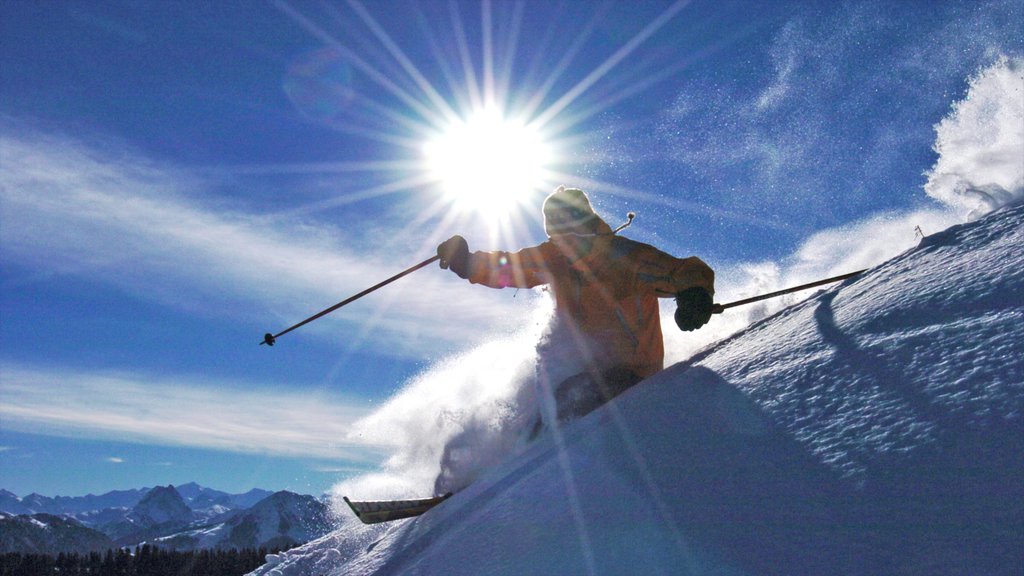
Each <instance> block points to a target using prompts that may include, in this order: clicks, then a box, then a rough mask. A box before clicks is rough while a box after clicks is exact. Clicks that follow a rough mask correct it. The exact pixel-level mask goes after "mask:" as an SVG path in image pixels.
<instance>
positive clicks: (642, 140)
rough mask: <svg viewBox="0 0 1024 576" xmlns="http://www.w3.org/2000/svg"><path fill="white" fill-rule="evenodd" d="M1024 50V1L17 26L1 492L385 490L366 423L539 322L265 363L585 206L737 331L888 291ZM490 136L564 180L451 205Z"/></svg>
mask: <svg viewBox="0 0 1024 576" xmlns="http://www.w3.org/2000/svg"><path fill="white" fill-rule="evenodd" d="M1022 20H1024V3H1022V2H1021V1H1020V0H1016V1H1014V0H1011V1H994V2H978V1H970V2H935V1H922V2H914V1H900V2H832V1H827V2H809V1H801V2H781V1H780V2H771V3H763V2H722V1H714V2H706V1H700V0H696V1H693V2H654V1H651V2H641V3H633V2H629V3H626V2H622V3H596V2H595V3H591V2H533V1H529V2H491V3H478V2H443V1H436V2H434V1H431V2H404V1H382V2H365V3H362V2H355V1H353V2H326V3H322V2H284V1H272V2H215V3H184V2H161V3H122V2H90V3H82V2H20V1H18V2H6V3H3V5H2V6H0V38H2V39H0V146H2V148H0V288H2V289H0V461H2V464H3V465H2V466H0V487H2V488H6V489H8V490H11V491H14V492H15V493H18V494H20V495H25V494H27V493H28V492H31V491H36V492H39V493H42V494H46V495H54V494H63V495H77V494H84V493H86V492H102V491H107V490H113V489H124V488H131V487H138V486H142V485H155V484H167V483H184V482H188V481H193V480H195V481H198V482H200V483H201V484H204V485H207V486H211V487H214V488H218V489H223V490H231V491H244V490H248V489H250V488H252V487H261V488H266V489H285V488H287V489H291V490H296V491H300V492H308V493H319V492H321V491H323V490H325V489H327V487H329V486H330V485H332V484H333V483H334V482H336V481H337V480H338V479H339V478H343V477H345V476H346V475H351V474H357V473H360V472H362V471H365V470H368V469H373V468H374V467H375V466H376V465H377V464H378V463H379V462H380V461H381V459H382V458H384V457H385V454H386V453H387V450H386V447H385V446H382V445H381V443H380V442H379V441H361V440H360V438H359V436H358V435H353V434H352V430H354V429H358V426H355V424H356V423H357V422H360V421H361V420H362V419H364V418H366V417H367V416H369V415H371V414H372V413H373V411H374V410H376V409H377V408H378V407H380V406H381V405H382V404H383V403H384V402H385V401H386V400H387V399H388V398H390V397H392V396H393V395H394V394H395V393H396V391H398V390H399V389H402V388H403V387H404V386H406V384H407V383H408V382H409V381H410V379H413V378H415V377H416V376H417V375H419V374H422V373H423V371H424V370H429V369H430V368H431V367H432V366H435V365H436V363H437V362H438V361H439V359H443V358H453V357H458V355H459V354H462V353H465V352H466V351H467V350H470V349H472V348H473V347H474V346H476V345H477V344H478V343H480V342H482V341H485V340H486V339H488V338H492V337H495V336H499V337H500V336H501V335H507V334H512V333H516V332H517V331H521V330H524V329H528V328H529V327H530V326H531V325H532V324H533V323H535V322H536V311H537V310H538V308H543V299H544V297H543V296H542V295H538V294H533V293H530V292H520V293H514V292H513V291H490V290H484V289H482V288H478V287H476V288H474V287H472V286H469V285H467V284H465V283H462V282H460V281H458V279H457V278H454V276H452V275H450V274H448V273H442V272H441V271H438V270H436V269H434V268H431V269H429V270H424V271H420V272H417V273H416V274H415V275H414V276H412V277H410V278H407V279H404V280H402V281H400V282H397V283H396V284H394V285H392V286H389V287H388V288H386V289H384V290H381V291H380V292H377V293H374V294H373V295H371V296H368V297H367V298H365V299H363V300H361V301H359V302H358V303H355V304H353V305H351V306H348V307H346V308H344V309H342V310H339V311H338V312H336V313H334V314H332V315H331V316H329V317H327V318H324V319H323V320H320V321H318V322H316V323H313V324H310V325H308V326H306V327H303V328H302V329H300V330H299V331H296V332H294V333H292V334H289V335H287V336H285V337H283V338H282V339H281V341H280V342H279V344H278V346H276V347H274V348H273V349H268V348H267V347H265V346H258V345H257V343H258V342H259V341H260V339H261V338H262V334H263V333H264V332H267V331H273V332H276V331H279V330H281V329H283V328H284V327H286V326H288V325H290V324H292V323H294V322H297V321H298V320H301V319H302V318H304V317H306V316H308V315H310V314H312V313H314V312H316V311H318V310H320V309H322V308H325V307H327V306H329V305H331V304H333V303H334V302H337V301H339V300H341V299H342V298H344V297H346V296H348V295H351V294H353V293H355V292H358V291H360V290H362V289H363V288H366V287H368V286H370V285H372V284H375V283H376V282H377V281H379V280H382V279H384V278H386V277H387V276H390V275H391V274H394V273H396V272H398V271H400V270H402V269H403V268H405V267H407V266H410V265H412V264H414V263H417V262H419V261H421V260H423V259H425V258H428V257H430V256H431V255H432V254H433V251H434V247H435V246H436V245H437V243H438V242H439V241H441V240H443V239H445V238H447V237H448V236H450V235H451V234H455V233H461V234H463V235H464V236H466V238H467V239H468V240H469V242H470V245H471V247H473V248H480V249H498V248H509V249H511V248H517V247H520V246H525V245H529V244H534V243H537V242H539V241H541V240H543V238H544V236H543V232H542V228H541V224H540V220H539V202H540V199H542V198H543V196H544V194H545V193H546V192H548V191H550V190H551V189H553V188H554V187H555V186H557V185H559V184H568V185H574V186H579V187H582V188H584V189H586V190H587V191H588V192H589V193H590V195H591V198H592V200H593V201H594V204H595V206H596V208H597V210H598V211H599V212H600V213H601V214H602V215H604V216H605V218H606V219H607V220H608V221H609V222H610V223H613V225H614V224H617V223H619V222H621V221H622V220H624V217H625V214H626V212H627V211H630V210H633V211H635V212H636V213H637V214H638V216H637V220H636V222H635V224H634V225H633V226H632V227H631V228H630V229H629V230H628V231H627V235H629V236H630V237H633V238H636V239H638V240H641V241H645V242H650V243H653V244H655V245H657V246H659V247H661V248H662V249H664V250H666V251H669V252H671V253H674V254H677V255H680V256H683V255H690V254H696V255H699V256H701V257H702V258H704V259H705V260H706V261H708V262H709V263H710V264H711V265H712V266H714V267H715V268H716V269H717V270H719V271H720V275H719V296H720V300H722V299H727V297H728V296H730V295H736V294H741V293H742V292H743V290H742V288H748V287H750V286H751V285H754V286H758V287H766V286H767V284H765V282H768V283H769V284H771V283H783V284H784V283H785V282H786V281H787V280H790V279H794V278H797V277H801V276H808V277H809V276H814V275H815V274H817V273H824V272H828V271H831V270H833V269H840V268H842V267H843V266H845V265H847V264H850V265H852V264H855V263H856V264H860V263H863V262H862V261H864V260H867V261H870V260H872V259H875V260H877V259H878V258H879V257H880V255H881V254H883V253H887V252H886V250H889V251H891V250H892V249H893V248H892V247H893V246H894V245H900V246H901V245H904V244H906V243H908V242H910V241H912V240H913V228H914V224H915V223H916V225H919V226H923V227H924V228H928V227H929V226H938V225H939V224H940V223H943V222H947V223H948V222H949V221H950V220H948V219H946V220H944V219H943V218H945V216H943V215H945V214H948V213H950V212H951V211H953V212H957V211H958V210H959V212H963V211H964V210H963V209H964V206H963V205H962V203H961V205H958V203H957V202H956V201H950V200H949V198H950V196H949V195H948V194H947V195H945V196H944V195H943V194H942V193H941V192H936V190H938V189H939V188H941V184H942V181H940V179H939V178H938V177H937V176H936V173H937V170H936V166H937V165H939V164H938V163H939V162H940V161H941V160H942V155H943V152H942V147H941V146H937V140H936V139H937V132H936V127H937V126H939V125H940V123H941V122H943V120H944V119H947V118H949V117H950V115H951V114H953V111H954V110H955V108H954V107H955V105H956V104H957V103H958V102H963V101H965V98H966V97H967V95H968V92H969V90H970V88H971V86H972V78H978V76H979V74H980V73H981V71H983V70H987V69H991V68H992V67H993V66H997V67H998V66H1000V64H999V63H1000V61H1001V60H1000V59H1001V58H1002V59H1005V58H1010V59H1011V62H1014V61H1015V60H1014V59H1019V58H1021V57H1022V56H1024V45H1022V44H1024V41H1022V39H1021V35H1020V27H1019V25H1016V26H1015V25H1013V24H1011V23H1013V22H1021V21H1022ZM1003 62H1004V64H1003V65H1002V66H1003V69H1005V68H1006V65H1005V61H1003ZM1009 69H1010V70H1011V81H1010V85H1011V91H1012V86H1013V82H1014V81H1015V80H1012V78H1016V77H1018V76H1019V68H1017V69H1016V70H1017V71H1016V72H1012V70H1013V69H1014V68H1013V66H1012V65H1010V66H1009ZM1013 74H1017V75H1018V76H1013ZM979 94H980V92H979ZM1017 94H1018V97H1019V92H1017ZM975 100H981V98H980V97H978V98H975ZM488 106H489V109H490V110H491V111H492V113H494V111H495V110H496V111H497V112H496V113H497V114H498V116H500V117H501V118H504V119H505V120H507V121H508V124H509V126H512V127H513V128H517V129H521V130H523V131H524V133H527V134H529V135H530V137H533V138H537V139H538V142H534V143H532V144H531V145H530V146H528V148H531V149H532V150H534V151H535V152H536V151H538V150H542V151H543V153H544V155H543V158H541V161H542V164H543V166H542V167H541V168H542V169H541V171H540V172H539V173H538V174H537V175H536V176H535V177H534V178H533V180H530V184H526V185H519V187H518V189H517V190H513V191H507V190H504V189H503V188H502V186H501V185H502V183H503V182H506V181H508V180H510V179H514V178H515V177H518V176H519V175H521V174H520V172H523V170H518V169H515V168H514V169H512V170H511V171H509V170H507V169H506V168H507V166H508V165H513V164H512V158H510V156H511V153H510V154H508V155H507V156H506V157H505V160H507V162H498V163H496V164H494V165H490V168H489V170H490V172H489V175H488V177H487V178H486V179H485V180H484V182H483V183H480V182H477V183H475V184H473V186H471V188H470V190H469V191H468V192H466V193H464V194H462V195H453V194H452V191H451V190H449V189H448V188H447V187H450V186H451V185H450V183H448V181H439V177H438V171H437V166H436V165H433V164H430V163H429V162H428V160H427V158H429V156H428V155H427V153H426V152H425V150H426V149H427V148H426V146H427V143H428V142H436V141H439V139H443V138H444V135H445V134H451V133H452V131H451V128H450V126H452V125H453V124H454V125H456V126H457V125H459V123H460V122H462V123H465V124H467V125H470V126H472V125H473V121H474V119H478V118H480V116H479V115H478V110H479V109H480V108H484V107H488ZM964 116H965V117H966V114H965V115H964ZM523 125H525V126H526V128H525V129H524V128H523ZM516 134H519V133H518V132H516ZM514 139H515V137H514V136H507V137H505V138H503V141H504V142H505V143H508V142H509V141H512V140H514ZM473 151H474V148H473V147H472V146H471V147H470V148H468V149H466V150H463V151H462V152H461V153H460V155H459V158H461V157H463V155H466V154H471V153H472V152H473ZM485 151H486V150H485ZM486 162H487V160H486V159H484V158H476V159H474V160H473V162H472V163H481V164H486ZM463 164H465V163H459V162H456V169H459V170H461V169H464V168H465V166H463ZM513 166H514V165H513ZM954 168H955V167H954ZM951 170H954V169H951ZM1011 179H1012V178H1011ZM932 182H935V184H934V185H932V186H931V187H930V188H929V189H928V191H927V193H926V190H925V187H926V185H929V184H930V183H932ZM1010 189H1011V190H1012V189H1013V188H1012V185H1011V186H1010ZM488 194H496V196H494V197H493V198H494V199H495V200H494V201H495V202H499V201H500V202H501V204H500V206H501V209H500V210H495V209H488V208H487V207H488V206H490V205H491V204H487V203H481V201H480V198H492V196H488ZM959 212H958V213H957V214H955V215H954V216H955V217H957V218H959V217H961V216H962V214H960V213H959ZM883 229H884V230H885V231H886V232H885V233H884V234H883V233H882V232H880V231H881V230H883ZM932 231H934V230H932ZM869 232H870V234H869ZM887 234H892V236H891V238H898V240H892V242H889V241H888V240H889V238H890V236H887ZM865 235H870V238H865V237H864V236H865ZM894 243H895V244H894ZM901 243H903V244H901ZM865 246H867V248H865ZM868 248H871V249H870V250H868ZM855 256H856V257H855ZM858 258H859V259H860V260H858ZM855 260H858V261H856V262H855ZM839 271H845V270H839ZM766 275H767V277H768V279H767V280H765V277H766ZM717 320H718V319H716V321H717ZM708 334H710V335H711V336H713V335H714V334H715V332H714V330H713V329H712V330H709V331H706V334H705V335H704V336H702V337H701V338H704V339H705V340H706V339H707V338H709V337H710V336H708ZM673 337H676V338H677V337H678V336H676V335H673ZM702 341H704V340H702ZM429 408H430V407H429V406H424V407H423V409H424V410H429Z"/></svg>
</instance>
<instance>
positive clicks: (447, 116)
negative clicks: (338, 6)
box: [348, 0, 458, 121]
mask: <svg viewBox="0 0 1024 576" xmlns="http://www.w3.org/2000/svg"><path fill="white" fill-rule="evenodd" d="M348 4H349V6H351V7H352V9H353V10H355V12H356V14H358V15H359V17H360V18H361V19H362V21H363V22H364V23H365V24H366V26H367V27H368V28H370V31H371V32H373V35H374V36H375V37H376V38H377V40H379V41H380V43H381V44H383V45H384V48H385V49H386V50H387V51H388V53H389V54H391V56H392V57H393V58H394V59H395V60H397V61H398V63H399V65H400V66H401V67H402V70H404V71H405V72H406V74H408V75H409V76H410V77H411V78H412V79H413V81H414V82H415V83H416V85H417V86H419V88H420V90H422V91H423V93H424V94H425V95H426V96H427V98H428V99H429V100H430V102H431V103H432V104H433V105H434V106H435V107H436V108H437V112H438V113H440V114H441V116H442V119H443V120H446V121H451V120H452V119H453V118H456V117H457V116H458V115H457V114H456V113H455V111H454V110H452V109H451V107H450V106H449V105H448V102H446V101H445V99H444V98H442V97H441V95H440V94H438V93H437V90H436V89H434V86H433V85H432V84H431V83H430V81H428V80H427V79H426V78H425V77H424V76H423V74H422V73H421V72H420V71H419V70H418V69H417V68H416V66H415V65H414V64H413V63H412V61H411V60H409V58H408V57H407V56H406V55H405V53H404V52H402V49H401V48H399V47H398V45H397V44H395V42H394V40H392V39H391V37H390V36H389V35H388V33H387V32H385V31H384V29H383V28H381V26H380V24H378V23H377V21H376V20H375V19H374V18H373V16H372V15H370V13H369V12H368V11H367V10H366V8H365V7H363V5H362V4H360V3H359V2H357V1H356V0H349V1H348Z"/></svg>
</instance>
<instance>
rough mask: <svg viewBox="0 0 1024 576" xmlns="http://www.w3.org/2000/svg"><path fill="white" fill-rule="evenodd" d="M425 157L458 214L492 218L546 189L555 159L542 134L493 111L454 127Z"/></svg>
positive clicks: (427, 148)
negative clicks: (550, 167) (549, 171)
mask: <svg viewBox="0 0 1024 576" xmlns="http://www.w3.org/2000/svg"><path fill="white" fill-rule="evenodd" d="M424 154H425V156H426V162H427V164H426V166H427V169H428V170H429V172H430V175H431V177H432V178H433V179H435V180H436V181H437V182H438V183H439V184H440V186H441V189H442V190H443V192H444V194H445V196H446V197H447V198H448V199H450V200H451V201H452V202H453V204H454V205H455V206H456V207H457V208H458V209H459V210H462V211H473V212H475V213H478V214H480V215H483V216H487V217H491V218H501V217H503V216H506V215H508V214H509V213H510V212H511V210H512V209H513V208H514V207H515V206H516V205H517V204H518V203H521V202H522V201H525V200H527V199H529V198H530V197H531V195H532V194H533V193H534V192H535V191H538V190H544V189H546V188H547V187H548V183H547V181H546V179H547V168H548V167H549V166H550V165H551V164H552V163H553V160H554V159H553V157H552V151H551V146H550V145H549V144H548V143H547V142H546V141H545V139H544V138H543V136H542V135H541V134H540V132H539V131H538V130H536V129H534V128H532V127H530V126H528V125H527V124H525V123H523V122H517V121H514V120H508V119H506V118H505V117H504V115H503V114H502V113H501V112H500V111H498V110H495V109H493V108H491V109H484V110H479V111H477V112H476V113H474V114H472V115H471V116H470V117H469V118H468V119H466V120H464V121H459V122H456V123H453V124H451V125H450V126H449V127H448V128H447V130H445V131H444V132H443V133H442V134H440V135H438V136H437V137H436V138H434V139H432V140H430V141H429V142H427V143H426V144H425V145H424Z"/></svg>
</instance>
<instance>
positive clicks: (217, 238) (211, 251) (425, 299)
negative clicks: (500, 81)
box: [0, 117, 506, 356]
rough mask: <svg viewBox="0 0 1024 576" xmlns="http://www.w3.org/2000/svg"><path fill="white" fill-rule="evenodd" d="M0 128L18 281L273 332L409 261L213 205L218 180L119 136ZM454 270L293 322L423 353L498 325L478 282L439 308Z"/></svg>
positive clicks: (286, 221)
mask: <svg viewBox="0 0 1024 576" xmlns="http://www.w3.org/2000/svg"><path fill="white" fill-rule="evenodd" d="M0 136H2V137H0V158H3V162H0V244H2V245H3V252H2V260H3V262H4V263H5V264H19V265H20V266H21V267H23V268H25V269H28V270H30V271H31V273H32V274H30V275H29V276H28V277H27V278H23V279H22V281H26V282H32V281H38V279H39V278H46V277H50V276H52V275H54V274H57V275H64V274H70V275H75V276H78V277H81V278H85V279H87V280H90V281H94V282H98V283H101V284H105V285H112V286H114V287H116V288H118V289H120V290H124V291H126V292H128V293H131V294H133V295H136V296H139V297H142V298H147V299H155V300H157V301H159V302H161V303H164V304H168V305H171V306H173V307H175V308H177V309H179V310H184V311H186V312H188V313H190V314H194V315H197V316H201V317H209V316H215V315H224V314H228V315H232V316H235V317H236V318H238V319H239V320H240V321H243V322H251V321H252V318H253V317H254V316H258V317H260V318H262V319H263V320H264V321H265V322H267V325H265V326H262V328H264V329H265V328H272V329H274V330H277V329H278V328H280V329H283V328H284V327H286V326H288V325H291V324H293V323H295V322H297V321H298V320H300V319H302V318H305V317H307V316H309V315H312V314H313V313H315V312H317V311H319V310H320V309H323V308H326V307H327V306H329V305H331V304H333V303H335V302H337V301H339V300H341V299H342V298H344V297H346V296H349V295H352V294H355V293H357V292H360V291H362V290H363V289H365V288H367V287H368V286H369V285H372V284H375V283H376V282H378V281H380V280H383V279H384V278H386V277H387V276H390V275H391V274H394V273H397V272H399V271H400V270H401V269H402V268H403V267H404V266H407V265H411V264H413V263H415V261H414V262H396V261H395V260H396V259H395V258H394V256H393V254H384V253H380V252H375V251H374V250H373V249H372V247H371V248H366V247H365V245H366V244H372V242H370V241H367V240H366V239H360V238H352V237H350V236H349V234H350V233H348V232H347V231H346V230H344V229H342V228H337V227H334V226H329V225H317V226H315V227H314V226H310V225H308V224H305V223H303V222H301V221H299V220H297V219H294V218H288V217H282V216H266V215H260V214H251V213H245V212H241V211H238V210H233V209H231V208H230V204H228V206H229V207H227V208H226V207H224V206H223V205H212V204H213V203H212V201H211V200H210V198H211V197H213V190H212V188H214V185H215V183H213V182H208V181H204V180H203V179H202V178H200V177H199V176H197V175H196V174H194V173H190V172H188V171H185V170H182V169H179V168H175V167H172V166H162V165H159V164H158V163H155V162H153V161H151V160H149V159H147V158H145V157H143V156H141V155H139V154H137V153H135V152H133V151H132V150H130V149H127V148H126V147H124V146H122V145H118V144H112V143H109V142H91V143H89V144H86V143H84V142H83V141H81V140H78V139H73V138H70V137H67V136H64V135H61V134H53V133H43V132H40V131H38V130H34V129H31V128H28V127H26V126H25V125H24V123H21V122H18V121H15V120H12V119H10V118H4V117H0ZM389 232H390V233H394V232H395V230H391V231H387V230H383V231H380V233H381V234H388V233H389ZM432 251H433V244H430V243H429V242H428V248H427V249H424V252H425V255H429V254H430V252H432ZM414 260H415V259H414ZM453 278H454V277H451V275H450V274H443V273H440V272H436V273H434V274H430V273H428V272H421V273H420V274H419V275H418V276H417V278H416V282H415V283H413V282H410V281H406V282H396V283H395V284H393V285H391V286H389V287H388V290H387V292H386V293H384V292H381V293H377V294H374V298H372V299H369V298H368V299H366V300H364V301H362V302H360V303H359V305H358V306H352V307H349V308H343V309H341V310H339V311H338V312H335V313H334V314H332V315H331V316H329V317H327V318H325V320H323V321H321V322H318V323H317V325H311V326H310V327H308V328H304V329H303V330H304V331H306V332H314V333H321V334H322V333H326V332H327V327H330V330H332V331H334V332H335V333H337V331H338V325H339V324H343V325H345V328H346V329H345V332H346V333H347V334H350V335H352V336H351V337H350V339H349V341H348V343H349V345H354V344H358V343H366V344H367V345H369V346H373V347H374V349H376V350H382V351H383V352H384V353H387V354H393V355H409V356H421V355H429V354H431V353H433V352H436V351H437V350H446V349H450V348H451V346H452V344H464V343H466V342H467V341H470V340H472V339H475V338H477V337H479V335H480V333H481V332H482V331H486V330H487V329H488V328H489V327H496V326H501V325H502V324H503V323H504V322H505V321H506V318H504V317H503V316H502V315H501V314H500V312H499V307H498V306H495V302H496V301H497V299H498V298H499V296H498V295H497V294H496V293H491V292H489V291H482V290H465V291H464V293H463V294H461V295H460V298H459V314H457V315H453V314H450V308H451V300H450V295H451V286H452V284H451V282H452V281H453ZM17 281H18V280H17V279H15V280H12V282H17ZM392 307H397V308H392ZM271 325H272V326H271ZM353 325H354V327H353ZM385 342H386V343H387V345H386V346H385V345H383V343H385Z"/></svg>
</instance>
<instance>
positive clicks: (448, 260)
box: [437, 235, 469, 278]
mask: <svg viewBox="0 0 1024 576" xmlns="http://www.w3.org/2000/svg"><path fill="white" fill-rule="evenodd" d="M437 255H438V256H440V257H441V268H442V269H444V270H451V271H452V272H455V273H456V274H458V275H459V277H460V278H467V277H468V276H469V243H467V242H466V239H465V238H463V237H462V236H459V235H455V236H452V237H451V238H449V239H447V240H445V241H444V242H441V244H439V245H438V246H437Z"/></svg>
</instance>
